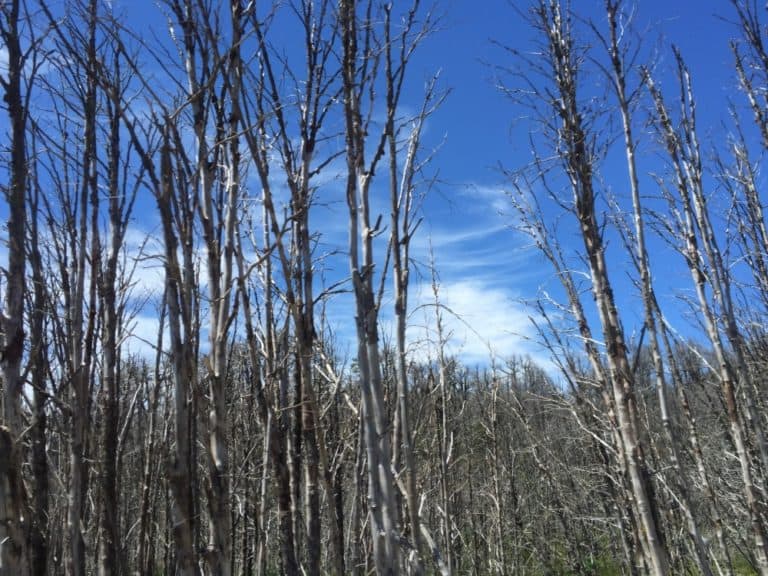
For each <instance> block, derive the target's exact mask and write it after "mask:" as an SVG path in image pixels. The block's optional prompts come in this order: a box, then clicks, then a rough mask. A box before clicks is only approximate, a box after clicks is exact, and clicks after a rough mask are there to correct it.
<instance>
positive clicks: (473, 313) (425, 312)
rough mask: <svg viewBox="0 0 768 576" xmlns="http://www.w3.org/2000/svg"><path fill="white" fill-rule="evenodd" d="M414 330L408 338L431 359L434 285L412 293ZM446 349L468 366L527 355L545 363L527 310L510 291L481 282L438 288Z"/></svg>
mask: <svg viewBox="0 0 768 576" xmlns="http://www.w3.org/2000/svg"><path fill="white" fill-rule="evenodd" d="M414 294H415V298H414V300H415V302H414V307H413V310H414V313H413V314H412V320H413V326H412V327H411V329H410V331H409V340H411V342H412V343H413V345H414V346H418V347H419V348H420V350H421V352H422V353H423V354H430V355H431V356H432V357H434V354H435V350H436V348H435V345H436V341H437V334H436V330H437V329H436V321H435V303H434V295H433V292H432V286H431V285H430V284H429V283H422V284H421V285H419V286H418V287H416V289H415V290H414ZM438 295H439V301H440V306H441V313H442V320H443V330H444V335H443V336H444V338H446V339H447V340H448V343H447V351H448V352H449V353H450V354H454V355H457V356H458V357H460V358H461V359H462V360H463V361H464V362H466V363H468V364H489V363H490V362H491V360H492V359H494V358H495V359H502V360H503V359H505V358H507V357H510V356H513V355H523V356H525V355H528V356H531V357H532V358H533V359H534V360H536V361H537V362H539V363H540V364H542V365H544V364H547V363H548V359H547V356H546V354H544V353H543V351H542V350H541V348H540V347H539V346H538V345H537V344H536V343H535V342H534V340H535V338H534V337H535V333H534V328H533V326H532V324H531V320H530V317H529V316H530V311H529V310H528V308H527V307H526V305H525V304H524V303H522V302H520V301H519V300H518V299H517V297H516V295H515V294H514V293H513V292H511V291H510V290H506V289H502V288H499V287H495V286H493V285H492V284H490V283H488V282H485V281H483V280H482V279H477V278H469V279H465V280H459V281H456V282H445V283H442V284H441V285H440V286H439V289H438Z"/></svg>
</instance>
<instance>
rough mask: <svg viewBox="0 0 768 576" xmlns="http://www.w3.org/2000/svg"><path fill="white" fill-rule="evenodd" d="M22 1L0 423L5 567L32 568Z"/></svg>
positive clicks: (15, 29) (13, 66)
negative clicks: (24, 403)
mask: <svg viewBox="0 0 768 576" xmlns="http://www.w3.org/2000/svg"><path fill="white" fill-rule="evenodd" d="M20 19H21V2H20V0H12V1H11V2H4V3H3V6H2V8H0V20H2V22H0V36H1V37H2V40H3V44H4V45H5V48H6V50H7V59H8V60H7V64H6V70H5V75H4V77H3V78H2V79H0V83H2V87H3V90H4V92H5V94H4V101H5V104H6V106H7V111H8V119H9V121H10V124H11V142H10V146H11V159H10V167H9V176H10V185H9V187H8V191H7V192H6V195H7V196H6V198H7V201H8V221H7V226H8V269H7V273H6V286H5V302H4V303H3V309H2V313H1V314H0V337H2V341H1V342H0V346H2V348H1V349H0V368H1V369H2V378H3V390H4V397H3V420H2V427H0V442H2V446H1V447H0V454H1V456H0V540H2V541H3V542H4V544H3V545H2V549H1V550H0V572H2V573H3V574H8V575H9V576H10V575H11V574H20V575H21V576H25V575H26V574H27V573H28V572H29V566H28V563H27V550H26V541H25V540H26V538H25V529H26V526H25V524H26V522H25V520H24V518H25V516H26V512H25V504H26V499H25V497H24V486H23V480H22V475H21V446H20V445H19V441H20V436H21V432H22V427H23V422H22V411H21V393H22V386H23V379H22V376H21V365H22V362H23V357H24V295H25V293H26V290H25V274H26V248H25V242H24V239H25V237H26V221H27V210H26V194H27V180H28V173H27V170H28V166H27V139H26V130H27V108H26V105H25V96H24V94H23V93H22V74H23V70H24V66H25V57H24V55H23V53H22V48H21V38H20V35H21V22H20Z"/></svg>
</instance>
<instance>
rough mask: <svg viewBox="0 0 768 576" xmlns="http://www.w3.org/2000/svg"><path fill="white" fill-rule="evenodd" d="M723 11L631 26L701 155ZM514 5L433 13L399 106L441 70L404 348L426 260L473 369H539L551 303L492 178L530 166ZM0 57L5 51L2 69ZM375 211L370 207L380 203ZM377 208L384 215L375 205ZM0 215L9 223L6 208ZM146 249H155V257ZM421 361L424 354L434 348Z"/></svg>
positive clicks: (723, 37)
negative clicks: (687, 89)
mask: <svg viewBox="0 0 768 576" xmlns="http://www.w3.org/2000/svg"><path fill="white" fill-rule="evenodd" d="M728 4H729V3H728V2H723V1H717V2H716V1H713V0H707V1H695V0H679V1H676V2H669V1H668V0H667V1H665V2H662V1H658V0H642V1H640V2H638V7H637V13H636V21H635V26H636V29H637V30H640V31H642V35H643V40H644V42H645V43H646V46H647V47H648V52H647V54H648V55H649V57H651V56H650V55H651V53H652V52H653V51H654V50H657V52H656V54H655V56H653V61H654V62H653V64H654V66H655V69H656V71H657V75H658V76H659V77H660V78H661V80H662V81H663V82H669V81H670V72H671V70H672V60H671V56H670V52H669V50H668V48H667V45H668V44H669V43H670V42H674V43H675V44H676V45H678V46H679V47H680V49H681V50H682V53H683V55H684V56H685V58H686V59H687V61H688V64H689V66H690V68H691V71H692V73H693V78H694V83H695V87H696V89H697V97H698V101H699V115H700V117H699V122H700V129H701V135H702V139H703V143H704V146H705V149H706V148H707V147H708V146H710V145H711V143H710V142H709V141H708V140H707V136H714V138H715V140H716V139H717V137H718V134H720V133H721V126H720V123H721V122H723V121H725V119H726V108H725V104H726V101H727V99H728V98H733V99H735V100H738V99H739V96H738V94H737V93H736V90H735V79H734V75H733V71H732V70H733V68H732V65H731V56H730V52H729V50H728V40H729V39H730V38H732V37H734V36H736V35H737V30H736V28H735V26H734V25H732V24H729V23H727V22H724V21H723V20H722V19H721V17H722V16H725V17H728V16H729V14H730V12H729V5H728ZM114 5H115V7H116V8H123V9H124V11H125V14H126V15H127V17H128V18H129V22H130V21H133V20H134V18H135V19H136V20H135V25H137V26H141V27H142V30H144V29H146V27H147V26H156V27H157V28H158V35H160V36H162V35H163V34H164V33H165V34H167V32H165V30H164V26H163V20H162V18H161V17H159V12H158V10H157V8H156V6H155V3H154V2H150V1H148V0H142V1H138V2H130V3H128V2H118V1H115V2H114ZM514 5H519V6H524V5H525V3H523V2H513V1H511V0H482V1H480V0H478V1H475V2H470V1H469V0H443V1H442V2H440V4H439V7H438V8H437V10H438V11H439V12H440V13H442V14H443V17H442V19H441V21H440V29H439V30H437V31H436V32H435V33H434V34H433V35H432V36H431V37H429V38H427V39H426V40H425V42H424V44H423V46H422V48H421V49H420V51H419V52H418V53H417V56H416V58H415V59H414V61H413V63H412V68H411V70H410V76H409V79H408V85H407V86H406V93H405V97H404V101H403V102H402V106H403V107H404V109H409V108H412V109H416V108H417V107H418V106H419V104H420V100H421V96H422V94H423V88H424V84H425V82H426V81H427V80H428V79H429V78H430V77H431V76H432V75H433V74H434V73H435V72H436V71H437V70H440V71H441V76H440V78H441V85H442V87H443V88H444V89H448V90H450V95H449V97H448V98H447V100H446V101H445V102H444V104H443V105H442V107H441V108H440V109H439V110H438V111H437V112H436V113H435V114H434V115H433V116H432V117H431V118H430V120H429V122H428V126H427V131H426V135H425V142H424V143H425V145H426V146H427V147H428V148H433V147H434V148H437V147H439V151H438V153H437V154H436V155H435V158H434V160H433V162H432V164H431V166H430V169H429V170H430V171H431V172H432V173H433V174H435V175H437V177H438V180H437V183H436V184H435V186H434V187H433V188H432V189H431V190H430V192H429V194H428V195H427V198H426V200H425V202H424V205H423V216H424V224H423V225H422V227H421V228H420V235H419V237H418V238H417V239H416V240H415V244H414V249H413V256H414V257H415V258H416V260H417V261H418V262H420V263H421V266H419V267H418V270H419V272H418V273H417V274H415V275H414V276H413V288H414V292H413V296H412V308H414V309H415V311H414V313H413V315H412V323H413V329H412V330H411V332H410V337H411V339H412V341H413V342H414V346H416V345H417V344H418V343H420V342H423V334H424V330H425V327H426V326H430V325H431V324H432V322H431V315H432V314H433V309H432V308H430V307H429V306H428V304H429V302H431V299H432V295H431V291H430V287H429V283H430V277H429V271H428V270H427V269H426V268H425V267H424V265H426V264H428V262H429V261H430V251H432V253H433V254H434V258H435V263H436V266H437V269H438V272H439V277H440V296H441V300H442V302H443V304H444V305H445V306H446V308H447V311H446V313H445V321H446V323H447V326H448V331H449V332H450V334H451V335H452V340H451V351H452V352H454V353H457V354H459V355H460V356H461V357H462V358H463V359H465V360H466V361H467V362H469V363H481V364H485V363H487V362H488V358H489V357H490V355H491V350H493V353H494V354H496V355H497V356H498V357H504V356H507V355H510V354H531V355H532V356H534V357H535V358H536V359H538V360H540V361H541V362H546V355H545V353H544V352H543V351H542V350H541V349H540V348H539V347H538V346H537V345H536V344H535V343H533V342H531V341H530V339H533V338H534V333H533V330H532V328H531V325H530V321H529V315H530V314H531V311H530V310H529V309H528V308H526V306H525V305H524V304H523V303H522V301H523V300H530V299H533V298H535V297H536V296H537V294H539V293H540V291H541V290H546V291H548V292H550V293H553V294H557V288H556V286H555V284H554V283H553V278H552V275H551V273H550V270H549V268H548V266H547V264H546V263H545V262H543V260H542V259H541V258H540V257H539V256H538V255H537V254H536V253H535V252H534V251H533V250H531V249H530V248H528V247H527V246H526V241H525V240H524V239H523V238H521V237H520V236H519V235H518V234H517V233H515V232H514V231H512V230H510V226H511V225H512V224H513V223H514V217H513V215H512V213H511V211H510V209H509V206H508V204H507V203H506V200H505V190H506V189H507V188H508V185H507V183H506V182H505V181H504V178H503V177H502V175H501V173H500V171H499V167H500V166H503V167H505V168H507V169H515V168H519V167H521V166H523V165H525V164H526V163H527V162H529V161H530V159H531V150H530V146H529V139H528V134H529V132H530V130H531V128H532V125H531V124H530V123H529V122H527V121H526V120H525V119H524V118H521V116H523V115H524V113H525V112H524V111H523V110H522V109H520V108H518V107H516V106H515V105H514V104H513V103H512V102H510V100H509V99H507V98H505V97H504V96H503V95H502V94H501V93H500V92H499V91H498V90H497V89H496V87H495V86H494V83H495V76H496V72H495V70H494V65H502V66H504V65H507V64H509V63H510V57H509V55H508V54H507V53H505V52H504V51H503V50H502V49H501V48H499V46H497V45H495V44H494V41H496V42H498V43H500V44H503V45H508V46H511V47H514V48H517V49H520V50H524V51H529V50H533V49H534V46H535V44H534V43H533V41H532V40H533V39H534V37H535V33H534V32H533V31H532V30H531V28H530V26H529V25H528V24H527V23H526V22H525V21H524V20H523V19H522V18H521V17H520V15H519V14H518V12H517V11H516V10H515V9H514V7H513V6H514ZM573 6H574V7H575V8H576V9H577V10H578V11H579V12H580V15H581V16H583V17H584V18H593V19H594V20H595V22H596V23H597V24H598V25H601V24H602V23H603V22H604V17H603V14H602V6H603V2H601V1H597V0H595V1H589V2H588V1H578V2H575V1H574V2H573ZM131 24H133V23H132V22H131ZM286 41H287V38H286ZM4 54H5V52H4V51H3V50H1V49H0V67H2V63H3V56H4ZM595 81H596V83H597V82H599V79H596V80H595ZM666 87H667V88H668V89H669V91H670V92H671V91H672V90H673V86H672V84H667V86H666ZM0 128H2V130H3V131H6V130H7V121H6V119H5V118H3V119H2V120H0ZM641 152H642V154H643V156H642V162H643V164H642V167H643V169H644V170H645V172H648V171H651V170H659V166H660V164H659V161H658V154H657V151H656V150H655V148H654V145H653V143H652V141H651V139H650V138H646V142H645V144H644V145H643V146H642V147H641ZM612 161H613V160H612ZM615 161H616V162H617V165H618V168H617V169H616V170H614V169H613V167H606V168H605V170H604V174H603V176H604V177H605V180H606V183H607V185H608V186H609V187H610V188H611V190H612V191H615V192H616V193H617V194H621V189H622V187H624V186H625V177H624V171H623V164H621V162H622V161H623V160H622V159H621V157H620V156H618V157H616V158H615ZM647 181H648V180H647V179H645V180H644V182H647ZM336 184H338V183H336ZM339 190H340V186H338V185H334V182H333V178H331V179H330V181H329V183H328V184H327V185H326V190H325V191H324V192H323V193H324V194H327V195H328V196H329V198H330V199H331V200H330V203H329V205H328V206H327V207H323V208H320V209H318V211H317V213H316V216H315V221H316V222H317V223H318V227H319V228H320V229H321V230H322V231H323V234H324V238H323V249H325V250H328V251H330V250H333V249H335V248H339V249H344V248H345V246H346V229H345V226H346V209H345V207H344V205H343V196H341V195H338V192H339ZM534 192H535V191H534ZM336 196H338V197H337V198H336V199H335V200H333V198H334V197H336ZM376 202H377V200H376V199H374V204H375V205H376ZM153 206H154V204H153V202H152V201H151V198H150V199H148V202H146V203H145V204H144V206H143V207H142V208H141V217H138V216H137V218H136V219H135V221H134V223H133V227H132V231H131V234H132V238H133V241H134V242H135V243H136V245H138V243H139V240H140V238H141V237H142V235H143V234H145V233H147V234H158V233H159V229H158V228H157V226H156V218H155V217H153V216H152V212H151V211H152V208H153ZM379 206H380V207H381V208H382V210H383V211H384V204H383V201H382V202H381V203H380V204H379ZM0 213H2V214H5V213H6V207H5V205H4V204H3V203H1V202H0ZM385 218H386V212H385ZM574 240H577V239H575V238H574ZM565 242H566V243H568V242H570V239H569V238H566V239H565ZM150 246H151V244H150ZM155 250H157V251H159V246H155ZM664 264H665V265H667V262H666V261H665V262H664ZM680 264H681V262H680V261H677V262H676V263H675V261H674V260H673V259H670V260H669V264H668V268H669V269H668V270H666V269H665V268H664V266H660V267H659V268H658V269H657V276H658V277H660V278H661V282H662V284H661V287H660V288H661V291H662V295H663V296H667V297H669V302H670V306H669V310H668V312H669V313H670V317H671V318H673V319H675V320H676V321H677V322H679V323H680V326H679V329H680V330H681V331H683V332H687V331H689V330H690V327H686V326H685V320H684V319H683V318H682V316H680V315H679V313H678V312H679V311H678V309H677V304H675V303H674V302H675V301H674V296H675V295H676V294H678V293H679V291H680V290H681V289H682V287H683V286H687V285H688V282H687V276H686V274H685V271H683V270H682V269H681V268H680ZM611 265H612V270H613V279H614V282H615V283H616V287H617V294H618V296H619V304H620V306H621V308H622V312H623V316H624V321H625V326H627V328H628V330H629V331H630V332H631V331H632V329H633V327H634V326H637V325H638V323H639V321H640V317H641V311H640V309H639V307H638V306H637V299H636V298H635V297H634V289H633V288H631V286H630V284H629V282H628V281H627V280H626V271H627V263H626V261H625V260H622V259H621V258H620V257H619V258H618V260H617V261H613V262H611ZM328 266H329V270H328V271H327V273H326V276H327V277H328V279H329V281H334V280H335V279H336V278H338V277H339V276H343V275H344V274H345V273H346V264H345V262H344V261H343V259H336V260H335V261H334V260H331V261H329V265H328ZM141 279H142V282H143V288H146V289H150V290H157V289H159V287H160V286H161V285H162V275H161V269H160V268H159V266H157V265H155V266H154V267H152V268H149V269H145V270H142V271H141ZM678 281H679V283H678ZM350 304H351V303H350V301H349V300H348V299H347V298H345V297H344V296H342V297H340V298H338V299H337V301H336V302H334V303H333V304H332V305H331V306H330V307H329V310H330V314H331V320H332V322H333V323H334V324H335V327H336V329H337V332H339V334H340V339H341V341H344V340H345V338H351V334H352V330H353V324H352V321H351V314H352V311H351V310H352V309H351V305H350ZM382 315H383V324H384V327H385V329H386V328H387V326H388V325H389V323H390V322H391V320H390V315H389V312H388V311H386V310H385V311H384V312H383V314H382ZM425 315H426V317H425ZM153 316H154V312H153V311H151V310H148V311H146V312H145V313H142V314H141V315H140V316H139V317H138V319H137V323H136V332H137V334H141V336H142V337H145V338H152V337H153V336H152V333H153V330H154V324H153ZM459 317H460V319H459ZM422 350H423V351H424V352H425V353H426V352H428V351H429V347H427V348H423V347H422Z"/></svg>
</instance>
